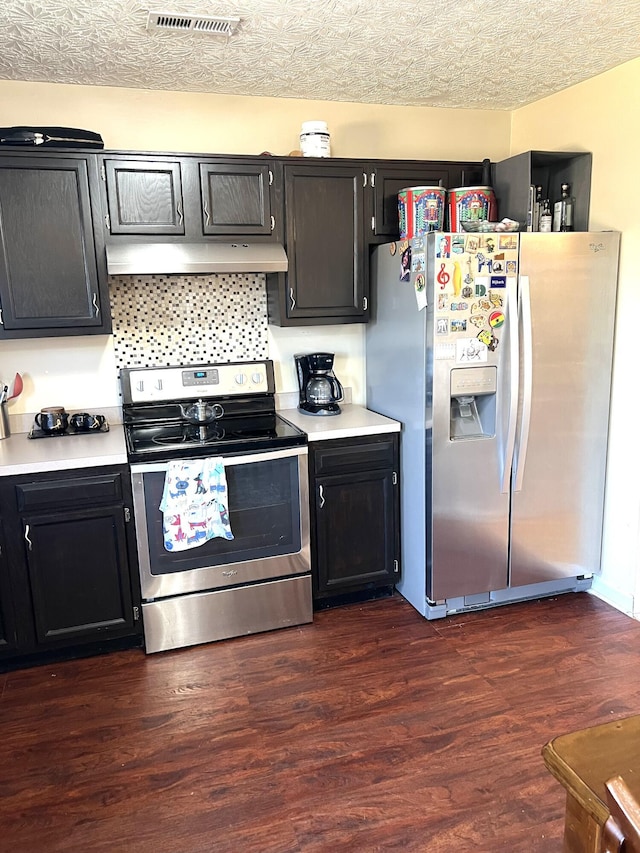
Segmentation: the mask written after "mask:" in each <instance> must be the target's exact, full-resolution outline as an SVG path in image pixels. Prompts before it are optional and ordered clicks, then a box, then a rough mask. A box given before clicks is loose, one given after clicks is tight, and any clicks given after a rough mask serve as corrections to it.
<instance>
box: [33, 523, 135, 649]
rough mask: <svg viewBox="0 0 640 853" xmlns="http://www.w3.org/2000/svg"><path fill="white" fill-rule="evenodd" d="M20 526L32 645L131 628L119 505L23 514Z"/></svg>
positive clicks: (96, 636) (89, 637) (83, 638)
mask: <svg viewBox="0 0 640 853" xmlns="http://www.w3.org/2000/svg"><path fill="white" fill-rule="evenodd" d="M22 523H23V530H24V542H25V553H26V559H27V566H28V572H29V580H30V584H31V595H32V599H33V612H34V617H35V629H36V636H37V640H38V643H40V644H41V645H45V646H46V645H51V644H55V643H60V641H65V643H66V644H67V645H69V643H70V642H71V641H73V642H84V641H87V642H88V641H95V640H99V639H100V637H101V636H106V635H109V634H114V633H118V634H124V633H127V632H128V631H130V630H131V629H132V628H133V622H134V614H133V607H132V601H131V579H130V575H129V564H128V555H127V545H126V531H125V522H124V509H123V507H122V506H107V507H103V508H96V509H84V510H75V511H68V512H65V513H64V514H61V513H50V514H43V515H25V516H23V518H22Z"/></svg>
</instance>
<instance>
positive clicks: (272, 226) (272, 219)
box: [271, 216, 276, 231]
mask: <svg viewBox="0 0 640 853" xmlns="http://www.w3.org/2000/svg"><path fill="white" fill-rule="evenodd" d="M275 228H276V218H275V216H272V217H271V230H272V231H275Z"/></svg>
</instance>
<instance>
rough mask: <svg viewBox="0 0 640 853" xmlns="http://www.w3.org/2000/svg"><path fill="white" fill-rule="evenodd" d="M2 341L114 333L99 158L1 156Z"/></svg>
mask: <svg viewBox="0 0 640 853" xmlns="http://www.w3.org/2000/svg"><path fill="white" fill-rule="evenodd" d="M0 301H1V307H2V322H1V323H0V338H25V337H47V336H53V335H88V334H105V333H109V332H110V331H111V317H110V311H109V297H108V291H107V273H106V263H105V258H104V240H103V233H102V227H101V222H100V206H99V180H98V172H97V164H96V161H95V157H94V156H93V155H81V154H77V155H74V154H65V155H55V156H42V155H34V154H29V155H21V154H13V153H12V154H4V153H2V154H0Z"/></svg>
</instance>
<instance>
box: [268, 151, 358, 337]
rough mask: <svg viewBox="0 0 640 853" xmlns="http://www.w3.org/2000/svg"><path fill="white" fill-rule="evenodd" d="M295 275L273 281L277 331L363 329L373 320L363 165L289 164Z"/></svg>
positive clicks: (289, 240)
mask: <svg viewBox="0 0 640 853" xmlns="http://www.w3.org/2000/svg"><path fill="white" fill-rule="evenodd" d="M283 175H284V215H285V248H286V251H287V257H288V259H289V271H288V273H287V274H286V275H285V274H278V275H270V276H268V277H267V301H268V306H269V319H270V320H271V322H274V323H277V324H278V325H283V326H286V325H305V324H306V325H310V324H320V323H354V322H355V323H362V322H365V321H366V319H367V316H368V303H367V294H368V284H367V281H366V276H365V251H364V223H363V217H364V186H363V184H364V169H363V166H362V164H361V163H349V164H347V163H345V162H344V161H343V162H342V163H341V164H335V165H334V164H331V163H326V162H323V163H318V162H317V161H316V162H313V161H308V162H304V161H295V162H291V163H285V164H284V165H283Z"/></svg>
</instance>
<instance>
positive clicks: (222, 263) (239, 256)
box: [107, 242, 289, 275]
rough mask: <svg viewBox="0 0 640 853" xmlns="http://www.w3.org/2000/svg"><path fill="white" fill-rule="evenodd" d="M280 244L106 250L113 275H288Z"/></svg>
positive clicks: (147, 245) (173, 245)
mask: <svg viewBox="0 0 640 853" xmlns="http://www.w3.org/2000/svg"><path fill="white" fill-rule="evenodd" d="M288 268H289V262H288V260H287V256H286V254H285V251H284V248H283V247H282V246H281V245H280V244H279V243H128V242H124V243H117V244H114V245H109V246H107V271H108V272H109V274H110V275H163V274H164V275H172V274H173V275H179V274H182V273H192V274H193V273H202V274H205V273H219V272H227V273H234V272H235V273H245V272H263V273H267V272H286V271H287V269H288Z"/></svg>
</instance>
